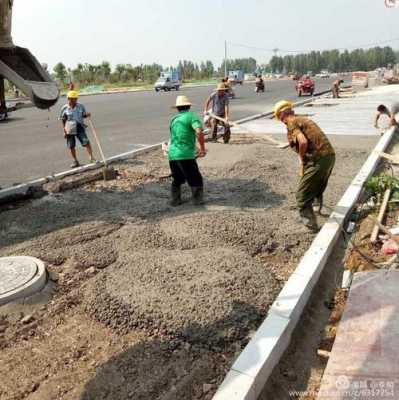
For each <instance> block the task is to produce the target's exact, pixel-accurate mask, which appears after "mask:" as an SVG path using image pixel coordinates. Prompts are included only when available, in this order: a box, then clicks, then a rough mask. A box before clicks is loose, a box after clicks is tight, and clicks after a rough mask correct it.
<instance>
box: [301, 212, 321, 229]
mask: <svg viewBox="0 0 399 400" xmlns="http://www.w3.org/2000/svg"><path fill="white" fill-rule="evenodd" d="M299 215H300V216H301V221H302V223H303V224H304V225H305V226H306V228H308V229H309V230H311V231H312V232H318V231H319V227H318V226H317V219H316V216H315V215H314V212H313V208H312V207H306V208H302V209H301V210H299Z"/></svg>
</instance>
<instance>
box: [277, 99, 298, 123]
mask: <svg viewBox="0 0 399 400" xmlns="http://www.w3.org/2000/svg"><path fill="white" fill-rule="evenodd" d="M293 107H294V104H293V103H292V102H291V101H287V100H281V101H279V102H278V103H276V104H275V106H274V116H275V117H276V118H277V119H280V115H281V113H282V112H283V111H286V110H289V109H291V108H293Z"/></svg>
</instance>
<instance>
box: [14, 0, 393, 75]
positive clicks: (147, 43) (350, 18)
mask: <svg viewBox="0 0 399 400" xmlns="http://www.w3.org/2000/svg"><path fill="white" fill-rule="evenodd" d="M384 1H385V0H302V1H300V0H285V1H283V0H274V1H272V0H140V1H137V0H14V11H13V13H14V15H13V39H14V43H15V44H17V45H19V46H22V47H27V48H29V49H30V51H31V52H32V53H33V54H34V55H35V56H36V57H37V58H38V59H39V61H40V62H42V63H47V64H48V65H49V66H50V68H52V67H53V66H54V65H55V64H56V63H57V62H60V61H61V62H63V63H64V64H65V65H66V66H68V67H75V66H76V64H77V63H85V62H88V63H91V64H98V63H101V62H102V61H103V60H107V61H109V62H111V64H112V65H113V66H115V65H116V64H118V63H131V64H133V65H135V64H140V63H153V62H157V63H160V64H162V65H176V64H177V62H178V61H179V60H180V59H187V60H192V61H195V62H199V61H202V60H211V61H213V62H214V63H215V64H216V65H219V64H220V63H221V61H222V60H223V57H224V42H225V40H226V41H227V43H228V45H227V50H228V57H229V58H238V57H250V56H251V57H254V58H255V59H257V61H258V62H259V63H265V62H267V61H268V60H269V59H270V57H271V56H272V53H271V52H270V51H265V50H259V49H255V48H246V47H239V46H237V44H240V45H246V46H251V47H256V48H261V49H266V50H267V49H273V48H279V49H281V54H284V52H283V51H284V50H292V51H296V50H324V49H332V48H347V47H349V48H351V47H352V48H353V47H358V46H364V45H368V44H371V43H376V42H382V41H387V40H391V39H398V38H399V7H398V8H387V7H386V6H385V4H384ZM383 45H391V46H392V47H393V48H395V49H399V39H398V40H396V41H394V42H392V43H384V44H383Z"/></svg>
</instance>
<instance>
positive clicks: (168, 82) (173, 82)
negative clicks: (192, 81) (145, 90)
mask: <svg viewBox="0 0 399 400" xmlns="http://www.w3.org/2000/svg"><path fill="white" fill-rule="evenodd" d="M180 86H181V75H180V72H179V71H162V72H161V74H160V76H159V78H158V80H157V81H156V82H155V85H154V89H155V91H156V92H159V91H160V90H163V91H165V92H168V91H170V90H172V89H174V90H179V89H180Z"/></svg>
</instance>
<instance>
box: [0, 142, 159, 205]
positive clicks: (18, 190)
mask: <svg viewBox="0 0 399 400" xmlns="http://www.w3.org/2000/svg"><path fill="white" fill-rule="evenodd" d="M161 146H162V143H157V144H153V145H150V146H146V147H143V148H141V149H136V150H132V151H128V152H126V153H122V154H118V155H116V156H113V157H110V158H107V163H114V162H117V161H119V160H123V159H125V158H128V157H132V156H137V155H140V154H145V153H148V152H150V151H152V150H157V149H161ZM103 166H104V163H103V162H97V163H95V164H87V165H83V166H82V167H78V168H74V169H70V170H67V171H63V172H60V173H58V174H54V175H49V176H46V177H43V178H40V179H36V180H34V181H30V182H27V183H21V184H20V185H17V186H12V187H9V188H6V189H2V190H0V204H4V203H8V202H10V201H15V200H22V199H24V198H30V197H32V196H33V195H34V193H35V192H36V191H40V188H41V187H42V186H43V185H44V184H46V183H49V182H54V181H56V180H59V179H62V178H65V177H67V176H71V175H76V174H80V173H82V172H88V171H92V170H95V169H99V168H102V167H103Z"/></svg>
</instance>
